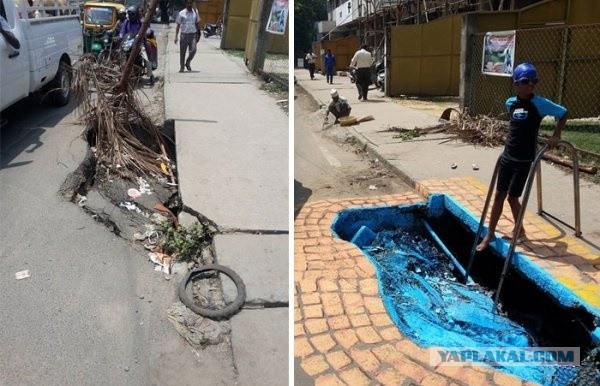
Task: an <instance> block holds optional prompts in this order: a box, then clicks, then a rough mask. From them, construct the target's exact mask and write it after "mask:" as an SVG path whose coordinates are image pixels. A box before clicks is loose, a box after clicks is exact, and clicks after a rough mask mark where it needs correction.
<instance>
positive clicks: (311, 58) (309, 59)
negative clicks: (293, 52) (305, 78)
mask: <svg viewBox="0 0 600 386" xmlns="http://www.w3.org/2000/svg"><path fill="white" fill-rule="evenodd" d="M305 59H306V63H308V73H309V74H310V79H314V78H315V61H316V60H317V55H315V54H314V52H312V50H310V51H309V52H308V53H307V54H306V57H305Z"/></svg>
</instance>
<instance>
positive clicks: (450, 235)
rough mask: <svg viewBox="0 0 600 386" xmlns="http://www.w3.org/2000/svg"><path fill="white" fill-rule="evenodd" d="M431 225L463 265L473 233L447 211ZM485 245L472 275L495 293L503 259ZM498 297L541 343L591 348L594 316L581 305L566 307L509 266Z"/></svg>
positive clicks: (548, 345) (505, 309) (515, 319)
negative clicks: (485, 247)
mask: <svg viewBox="0 0 600 386" xmlns="http://www.w3.org/2000/svg"><path fill="white" fill-rule="evenodd" d="M430 223H431V225H432V227H433V228H434V229H435V231H436V233H437V234H438V235H439V236H440V238H441V239H442V240H443V242H444V244H445V245H446V246H447V247H448V249H449V250H450V251H451V252H453V254H454V255H455V256H456V257H457V259H458V260H459V262H460V263H461V264H462V265H463V266H467V264H468V259H469V254H470V250H471V245H472V243H473V237H474V235H473V234H472V233H471V232H470V231H469V230H467V229H466V228H465V226H464V225H463V224H462V223H461V222H460V221H459V220H458V219H457V218H456V217H454V216H453V215H452V214H450V213H448V212H447V211H445V212H444V214H443V215H442V216H441V217H439V218H432V219H430ZM492 251H493V250H491V249H490V248H487V249H486V250H485V251H483V252H482V253H479V254H478V255H477V256H476V257H475V262H474V264H473V269H472V271H471V276H472V277H473V279H474V280H475V282H477V283H478V284H480V285H481V286H482V287H484V288H485V289H486V290H489V291H492V292H493V293H495V291H496V289H497V286H498V281H499V279H500V274H501V272H502V267H503V265H504V259H503V258H501V257H500V256H499V255H498V254H496V253H494V252H492ZM500 301H501V303H502V305H503V307H502V310H503V311H504V312H505V313H506V314H507V316H508V317H509V318H510V319H511V320H514V321H516V322H517V323H519V324H521V325H522V326H524V327H525V328H526V329H527V330H528V331H529V332H530V333H531V335H532V337H534V338H535V343H536V345H537V346H540V347H580V348H581V351H582V354H585V353H587V352H588V351H589V350H590V349H591V348H592V342H591V337H590V331H592V330H593V329H594V318H593V316H592V315H591V314H590V313H589V312H587V311H586V310H583V309H578V308H565V307H562V306H561V305H560V304H557V303H556V301H555V300H554V299H552V298H550V297H549V296H548V294H547V293H545V292H544V291H543V290H542V289H541V288H540V287H539V286H537V285H536V284H534V283H533V282H532V281H531V280H529V279H528V278H526V277H524V276H523V275H522V274H521V273H520V272H518V271H516V270H514V269H511V270H509V272H508V274H507V276H506V278H505V281H504V285H503V287H502V292H501V293H500Z"/></svg>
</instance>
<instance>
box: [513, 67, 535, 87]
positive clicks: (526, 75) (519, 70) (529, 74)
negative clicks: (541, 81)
mask: <svg viewBox="0 0 600 386" xmlns="http://www.w3.org/2000/svg"><path fill="white" fill-rule="evenodd" d="M537 78H538V72H537V69H536V68H535V66H534V65H533V64H531V63H521V64H519V65H518V66H517V67H515V70H514V71H513V81H514V82H515V83H517V82H519V81H521V80H524V79H535V80H537Z"/></svg>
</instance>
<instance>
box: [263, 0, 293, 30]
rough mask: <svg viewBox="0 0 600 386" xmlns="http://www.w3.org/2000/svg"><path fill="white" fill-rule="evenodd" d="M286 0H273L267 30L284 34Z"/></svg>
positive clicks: (286, 9)
mask: <svg viewBox="0 0 600 386" xmlns="http://www.w3.org/2000/svg"><path fill="white" fill-rule="evenodd" d="M288 3H289V2H288V0H274V1H273V6H271V13H270V14H269V21H268V23H267V32H270V33H272V34H277V35H283V34H285V24H286V23H287V16H288Z"/></svg>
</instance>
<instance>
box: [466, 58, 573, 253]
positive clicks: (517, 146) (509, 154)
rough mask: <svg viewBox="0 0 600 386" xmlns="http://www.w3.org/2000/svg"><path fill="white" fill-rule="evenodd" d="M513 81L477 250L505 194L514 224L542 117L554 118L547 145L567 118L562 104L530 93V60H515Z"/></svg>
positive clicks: (492, 228)
mask: <svg viewBox="0 0 600 386" xmlns="http://www.w3.org/2000/svg"><path fill="white" fill-rule="evenodd" d="M513 81H514V85H515V90H516V94H517V95H516V96H512V97H510V98H508V99H507V100H506V103H505V104H506V108H507V109H508V111H509V114H510V125H509V132H508V136H507V138H506V144H505V146H504V152H503V153H502V157H501V159H500V161H499V162H500V169H499V171H498V181H497V184H496V195H495V196H494V203H493V204H492V211H491V214H490V224H489V229H488V232H487V233H486V235H485V237H484V238H483V240H482V241H481V243H479V244H478V245H477V247H476V250H477V251H482V250H484V249H485V248H486V247H487V246H488V244H489V243H490V241H492V240H493V238H494V232H495V231H496V225H498V220H499V219H500V215H501V214H502V208H503V206H504V200H505V199H506V197H507V195H508V199H507V201H508V203H509V205H510V209H511V212H512V215H513V218H514V222H515V227H516V224H517V218H518V215H519V212H520V210H521V203H520V202H519V197H520V196H521V194H522V193H523V188H524V187H525V183H526V182H527V176H528V175H529V168H530V167H531V163H532V162H533V159H534V158H535V153H536V148H537V146H536V145H537V138H538V131H539V128H540V123H541V121H542V118H544V117H545V116H547V115H550V116H553V117H554V118H555V119H558V123H557V124H556V128H555V129H554V133H553V134H552V136H551V137H550V138H549V140H548V145H549V147H550V148H552V147H555V146H556V143H557V142H558V141H559V140H560V136H561V133H562V130H563V129H564V127H565V124H566V122H567V109H566V108H565V107H563V106H561V105H558V104H556V103H554V102H552V101H550V100H549V99H546V98H544V97H541V96H539V95H536V94H534V93H533V91H534V89H535V85H536V84H537V82H538V73H537V70H536V68H535V66H534V65H533V64H531V63H521V64H519V65H518V66H517V67H516V68H515V70H514V71H513ZM516 232H517V229H513V233H512V237H517V239H519V238H524V237H525V230H524V229H523V228H521V231H520V233H519V234H518V235H517V234H515V233H516Z"/></svg>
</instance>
